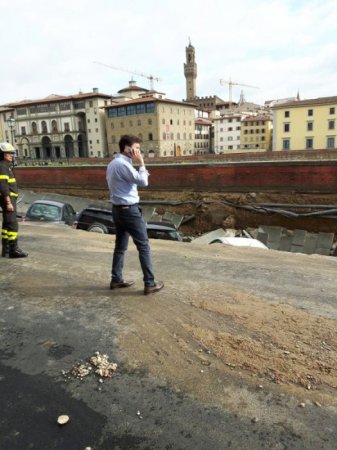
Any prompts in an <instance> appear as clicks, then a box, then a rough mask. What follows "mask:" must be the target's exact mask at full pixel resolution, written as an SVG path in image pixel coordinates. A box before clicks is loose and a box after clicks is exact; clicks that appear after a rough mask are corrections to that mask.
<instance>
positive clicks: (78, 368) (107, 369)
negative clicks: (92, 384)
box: [62, 352, 117, 380]
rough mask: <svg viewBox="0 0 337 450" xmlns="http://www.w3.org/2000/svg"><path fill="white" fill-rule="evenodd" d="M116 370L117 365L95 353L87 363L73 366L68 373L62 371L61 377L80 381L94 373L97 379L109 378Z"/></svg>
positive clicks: (106, 356)
mask: <svg viewBox="0 0 337 450" xmlns="http://www.w3.org/2000/svg"><path fill="white" fill-rule="evenodd" d="M116 369H117V364H116V363H112V362H110V361H109V356H108V355H103V354H100V352H95V353H94V355H93V356H91V357H90V358H89V360H88V362H84V363H83V362H80V363H77V364H75V365H74V366H73V367H72V368H71V369H70V370H69V371H68V372H66V371H64V370H63V371H62V373H63V375H65V376H68V378H77V379H80V380H82V379H83V378H84V377H86V376H87V375H89V374H91V373H95V374H96V375H97V376H99V377H103V378H111V377H112V375H113V374H114V372H115V371H116Z"/></svg>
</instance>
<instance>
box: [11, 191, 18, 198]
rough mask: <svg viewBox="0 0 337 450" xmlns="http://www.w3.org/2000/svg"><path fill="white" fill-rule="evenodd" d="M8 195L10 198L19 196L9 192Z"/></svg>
mask: <svg viewBox="0 0 337 450" xmlns="http://www.w3.org/2000/svg"><path fill="white" fill-rule="evenodd" d="M9 195H10V196H11V197H18V196H19V194H16V193H15V192H10V193H9Z"/></svg>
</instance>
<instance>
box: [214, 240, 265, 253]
mask: <svg viewBox="0 0 337 450" xmlns="http://www.w3.org/2000/svg"><path fill="white" fill-rule="evenodd" d="M210 244H225V245H230V246H232V247H256V248H264V249H267V250H268V247H267V246H266V245H264V244H263V243H262V242H261V241H259V240H257V239H250V238H246V237H218V238H216V239H213V241H211V242H210Z"/></svg>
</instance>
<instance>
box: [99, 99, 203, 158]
mask: <svg viewBox="0 0 337 450" xmlns="http://www.w3.org/2000/svg"><path fill="white" fill-rule="evenodd" d="M194 109H195V106H194V105H192V104H189V103H187V102H178V101H175V100H169V99H164V98H157V97H154V96H151V95H149V96H144V97H139V98H135V99H132V100H129V101H126V102H121V103H116V104H113V105H108V106H106V107H105V110H106V129H107V138H108V149H109V154H110V155H113V154H114V153H116V152H119V147H118V142H119V140H120V137H121V136H122V135H123V134H134V135H136V136H138V137H139V138H140V139H141V140H142V142H143V143H142V151H143V152H144V154H145V155H146V156H150V157H154V156H161V157H165V156H166V157H168V156H184V155H186V156H187V155H192V154H194V133H195V125H194Z"/></svg>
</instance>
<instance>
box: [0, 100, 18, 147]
mask: <svg viewBox="0 0 337 450" xmlns="http://www.w3.org/2000/svg"><path fill="white" fill-rule="evenodd" d="M14 126H15V124H14V122H13V109H12V108H6V107H3V106H0V142H10V143H12V138H13V140H14Z"/></svg>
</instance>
